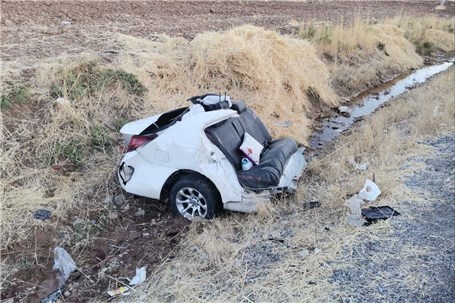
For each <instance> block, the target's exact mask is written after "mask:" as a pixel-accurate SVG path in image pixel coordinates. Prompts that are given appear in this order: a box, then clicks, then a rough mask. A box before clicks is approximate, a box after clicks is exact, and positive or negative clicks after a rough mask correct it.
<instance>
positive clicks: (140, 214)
mask: <svg viewBox="0 0 455 303" xmlns="http://www.w3.org/2000/svg"><path fill="white" fill-rule="evenodd" d="M134 215H135V216H136V217H141V216H143V215H145V211H144V210H143V209H142V208H140V207H139V209H138V210H137V212H135V213H134Z"/></svg>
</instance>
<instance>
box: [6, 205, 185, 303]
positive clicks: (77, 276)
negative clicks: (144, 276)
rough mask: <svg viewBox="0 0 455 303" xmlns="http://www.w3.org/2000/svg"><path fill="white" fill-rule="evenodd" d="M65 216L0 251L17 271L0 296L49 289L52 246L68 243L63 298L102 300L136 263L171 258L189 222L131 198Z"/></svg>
mask: <svg viewBox="0 0 455 303" xmlns="http://www.w3.org/2000/svg"><path fill="white" fill-rule="evenodd" d="M109 203H111V202H109ZM112 205H113V204H111V206H112ZM141 210H143V211H144V212H143V214H141V213H142V211H141ZM100 212H102V214H100ZM138 212H139V213H138ZM68 219H69V221H66V222H56V220H57V219H56V218H52V217H51V219H50V221H49V222H47V223H46V224H44V226H43V228H40V229H34V230H33V231H31V232H32V233H34V237H33V238H34V239H33V241H30V242H27V243H22V245H20V246H17V247H12V248H11V249H10V250H8V251H7V252H2V260H4V261H6V262H7V263H8V264H16V270H17V271H16V272H15V273H14V274H13V275H12V277H10V278H9V279H8V282H7V284H6V286H7V287H6V288H5V289H2V293H1V299H2V300H3V299H7V298H15V301H14V302H39V301H40V300H41V299H43V298H45V297H46V296H47V295H49V294H50V293H52V292H54V291H55V290H56V289H57V288H58V284H57V279H56V275H55V273H54V272H53V271H52V267H53V263H54V259H53V248H54V247H56V246H58V245H63V244H62V243H71V245H70V247H69V248H68V247H66V246H65V249H67V251H68V252H69V253H70V255H71V256H72V257H73V258H74V260H75V262H76V264H77V266H78V271H77V272H76V273H74V274H73V275H72V276H71V277H70V279H69V280H68V281H67V283H66V285H65V288H64V292H66V293H65V301H66V302H87V301H88V300H94V301H106V300H107V299H109V295H108V294H107V293H106V291H107V290H112V289H116V288H118V287H120V286H124V285H122V283H125V284H128V282H129V281H128V279H127V278H129V279H131V278H132V277H133V276H134V275H135V269H136V267H137V268H139V267H142V266H146V268H147V271H148V272H150V271H152V270H153V269H155V267H156V266H158V265H159V264H161V263H162V262H164V261H165V260H168V259H172V258H173V250H174V248H175V247H176V245H177V244H178V243H179V242H180V240H181V237H182V235H184V233H185V231H186V230H187V226H188V224H189V222H188V221H187V220H186V219H183V218H181V217H177V216H174V215H173V214H172V213H171V212H170V210H169V208H168V206H167V205H166V204H163V203H160V202H158V201H151V200H150V199H145V198H134V197H130V198H128V199H126V200H125V201H124V203H122V204H121V205H117V206H116V207H115V208H113V209H111V211H110V212H106V209H100V210H98V211H94V213H92V214H91V215H90V217H85V218H84V216H83V215H82V214H68ZM50 235H52V236H50ZM78 242H82V243H86V244H83V245H78V244H77V243H78ZM4 274H5V273H4Z"/></svg>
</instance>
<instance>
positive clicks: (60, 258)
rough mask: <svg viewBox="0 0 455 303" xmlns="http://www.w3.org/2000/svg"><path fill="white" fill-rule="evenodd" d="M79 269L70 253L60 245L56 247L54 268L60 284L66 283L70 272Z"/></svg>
mask: <svg viewBox="0 0 455 303" xmlns="http://www.w3.org/2000/svg"><path fill="white" fill-rule="evenodd" d="M76 269H77V266H76V263H75V262H74V260H73V258H71V256H70V254H69V253H68V252H67V251H66V250H65V249H63V248H61V247H60V246H57V247H56V248H55V249H54V267H53V270H55V271H56V272H57V279H58V283H59V286H60V287H62V286H63V285H65V282H66V280H67V279H68V278H69V276H70V274H71V273H72V272H73V271H75V270H76Z"/></svg>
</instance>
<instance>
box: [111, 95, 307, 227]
mask: <svg viewBox="0 0 455 303" xmlns="http://www.w3.org/2000/svg"><path fill="white" fill-rule="evenodd" d="M189 101H191V102H192V103H193V104H192V105H191V106H189V107H184V108H179V109H176V110H173V111H169V112H166V113H162V114H158V115H155V116H152V117H148V118H145V119H142V120H138V121H134V122H130V123H128V124H126V125H124V126H123V127H122V128H121V130H120V132H121V133H122V135H123V137H124V139H125V144H126V146H127V149H126V153H125V155H124V157H123V159H122V161H121V164H120V167H119V169H118V177H119V181H120V184H121V186H122V187H123V189H124V190H125V191H127V192H129V193H131V194H135V195H139V196H144V197H149V198H153V199H160V200H166V199H169V201H170V206H171V208H172V210H173V211H174V212H175V213H176V214H180V215H182V216H183V217H185V218H187V219H190V220H194V219H197V218H203V219H211V218H213V217H215V216H216V215H217V214H219V212H220V211H221V210H222V209H223V208H224V209H228V210H233V211H241V212H254V211H256V210H257V203H258V201H261V200H262V201H263V200H264V199H267V200H268V199H269V198H270V195H272V194H278V193H284V192H294V191H295V189H296V186H297V180H298V179H299V178H300V176H301V175H302V172H303V169H304V167H305V165H306V162H305V159H304V157H303V149H304V148H303V147H300V148H299V147H298V145H297V143H296V142H295V141H294V140H292V139H289V138H286V139H279V140H272V137H271V136H270V133H269V131H268V130H267V128H266V127H265V126H264V124H263V123H262V121H261V120H260V119H259V118H258V116H257V115H256V114H255V113H254V112H253V111H252V110H251V109H249V108H248V107H247V106H246V105H245V103H243V102H241V101H240V102H236V103H232V102H231V100H230V98H229V97H228V96H221V95H213V94H208V95H204V96H197V97H193V98H191V99H189ZM242 168H243V169H242Z"/></svg>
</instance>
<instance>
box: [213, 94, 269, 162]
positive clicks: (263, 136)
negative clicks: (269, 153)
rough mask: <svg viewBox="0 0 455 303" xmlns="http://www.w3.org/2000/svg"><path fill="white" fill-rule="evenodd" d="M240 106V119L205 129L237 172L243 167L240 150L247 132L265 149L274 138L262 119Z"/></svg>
mask: <svg viewBox="0 0 455 303" xmlns="http://www.w3.org/2000/svg"><path fill="white" fill-rule="evenodd" d="M238 104H239V103H238ZM239 105H240V106H239V107H238V108H239V109H240V110H237V109H236V110H237V112H238V113H239V117H232V118H229V119H227V120H225V121H222V122H219V123H217V124H215V125H212V126H210V127H208V128H206V129H205V133H206V134H207V137H208V138H209V140H210V141H211V142H212V143H213V144H215V145H216V146H217V147H218V148H219V149H220V150H221V151H222V152H223V153H224V155H225V156H226V158H227V159H228V160H229V162H231V164H232V165H233V166H234V168H235V169H236V170H238V169H240V167H241V160H242V157H243V155H242V153H241V152H240V149H239V148H240V145H242V142H243V135H244V133H245V132H247V133H249V134H250V135H251V136H252V137H253V138H254V139H256V141H258V142H259V143H261V144H262V145H263V146H264V147H267V146H268V144H269V142H270V141H271V140H272V136H271V135H270V133H269V131H268V130H267V128H266V127H265V125H264V123H262V121H261V119H259V117H258V116H257V115H256V114H255V113H254V112H253V111H252V110H251V109H249V108H247V107H246V106H245V105H244V104H239ZM233 107H234V105H233Z"/></svg>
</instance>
